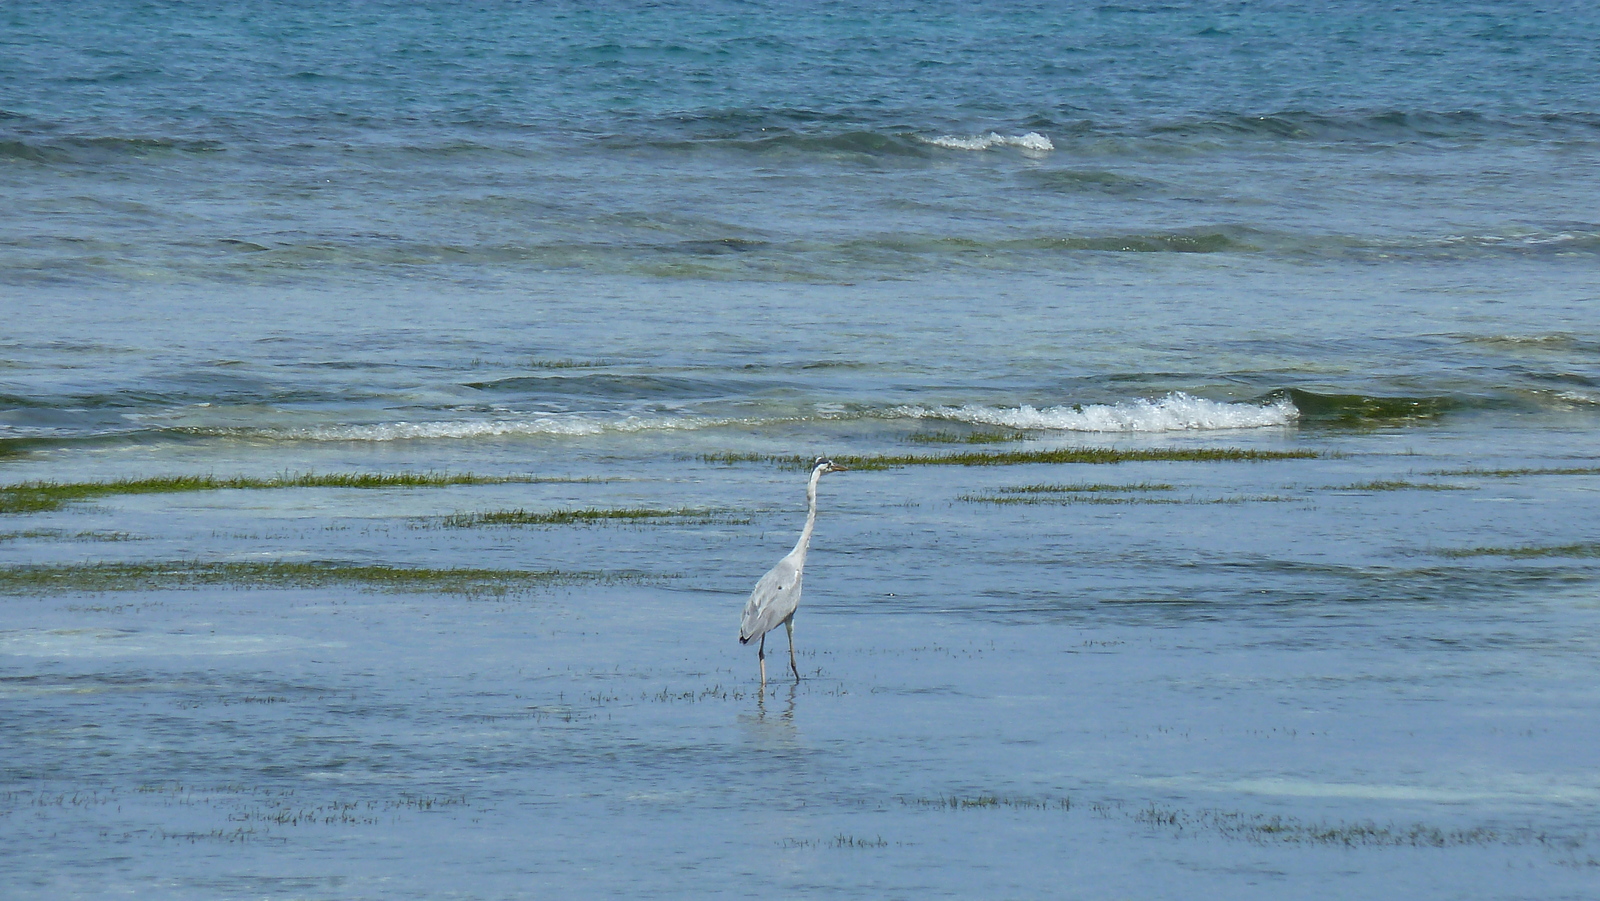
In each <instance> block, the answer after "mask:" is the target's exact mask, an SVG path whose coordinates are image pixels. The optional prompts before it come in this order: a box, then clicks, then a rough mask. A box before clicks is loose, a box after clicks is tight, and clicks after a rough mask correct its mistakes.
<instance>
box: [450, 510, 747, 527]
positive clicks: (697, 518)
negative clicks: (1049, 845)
mask: <svg viewBox="0 0 1600 901" xmlns="http://www.w3.org/2000/svg"><path fill="white" fill-rule="evenodd" d="M668 521H672V522H688V523H692V524H696V525H710V524H714V523H716V524H722V523H748V522H749V520H748V519H744V518H735V517H730V516H727V515H724V514H721V513H718V512H717V511H714V510H705V509H698V508H694V507H674V508H662V507H598V508H597V507H589V508H584V509H577V510H544V511H531V510H522V509H517V510H496V511H492V512H487V513H461V514H457V515H455V516H447V517H445V518H444V519H443V520H441V523H442V524H443V525H444V526H446V527H448V528H472V527H475V526H568V525H600V524H603V523H611V522H629V523H661V522H668Z"/></svg>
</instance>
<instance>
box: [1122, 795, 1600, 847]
mask: <svg viewBox="0 0 1600 901" xmlns="http://www.w3.org/2000/svg"><path fill="white" fill-rule="evenodd" d="M1131 818H1132V819H1133V820H1134V821H1135V822H1138V823H1142V824H1144V825H1147V826H1151V827H1156V828H1160V829H1165V830H1170V831H1171V832H1173V833H1174V834H1176V835H1179V836H1182V835H1194V836H1197V837H1198V836H1202V835H1214V836H1219V837H1221V838H1225V839H1232V840H1235V841H1248V842H1252V843H1256V844H1291V845H1333V846H1337V847H1343V848H1459V847H1482V846H1485V845H1530V844H1544V845H1559V846H1561V847H1563V848H1568V847H1570V846H1571V845H1572V842H1573V841H1577V843H1578V844H1579V845H1581V844H1582V842H1583V841H1584V840H1583V839H1573V838H1570V837H1565V838H1557V837H1556V836H1553V835H1551V834H1550V833H1546V832H1541V831H1537V830H1534V829H1527V828H1520V829H1519V828H1511V829H1508V828H1495V827H1489V826H1476V827H1470V828H1460V827H1446V826H1436V825H1430V824H1426V823H1408V824H1396V823H1383V824H1379V823H1376V822H1373V821H1357V822H1343V821H1308V820H1301V819H1297V818H1294V817H1285V816H1282V815H1278V814H1271V815H1269V814H1256V813H1239V812H1231V811H1221V810H1209V809H1208V810H1197V811H1189V810H1184V809H1181V808H1176V807H1168V806H1165V805H1159V804H1155V803H1150V804H1148V805H1146V806H1144V807H1142V808H1138V809H1137V810H1135V811H1132V812H1131Z"/></svg>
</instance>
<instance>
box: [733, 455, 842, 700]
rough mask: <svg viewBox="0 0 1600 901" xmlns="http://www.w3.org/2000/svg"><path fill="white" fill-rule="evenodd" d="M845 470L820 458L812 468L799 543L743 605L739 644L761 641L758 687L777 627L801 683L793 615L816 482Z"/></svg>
mask: <svg viewBox="0 0 1600 901" xmlns="http://www.w3.org/2000/svg"><path fill="white" fill-rule="evenodd" d="M844 468H845V467H843V466H840V465H838V464H837V463H834V462H833V461H832V460H828V459H826V458H823V457H818V458H817V461H816V462H815V463H813V464H812V466H811V479H810V481H808V482H807V483H806V507H807V509H806V525H805V528H804V529H802V530H801V531H800V540H799V541H797V542H796V543H795V546H794V550H792V551H790V552H789V553H788V554H785V555H784V558H783V559H782V560H779V561H778V565H777V566H774V567H773V568H772V569H770V570H768V571H767V574H766V575H764V576H762V577H761V581H759V582H757V583H756V587H755V590H754V591H752V592H750V600H749V601H747V602H745V605H744V615H743V616H742V617H740V619H739V643H740V644H749V643H750V642H752V641H754V640H756V639H757V638H759V639H761V645H760V651H759V652H758V656H759V658H760V660H761V684H762V685H763V686H764V685H766V684H767V633H768V632H770V631H772V630H773V629H776V628H777V627H778V624H779V623H782V624H783V625H784V628H785V629H786V630H787V631H788V633H789V669H790V671H792V672H793V673H794V678H795V681H796V682H798V681H800V668H799V667H798V666H796V665H795V662H794V612H795V610H796V608H798V607H799V606H800V583H801V582H802V581H803V580H804V578H805V570H806V551H808V550H810V548H811V532H812V530H813V529H814V528H815V527H816V524H817V481H818V480H820V479H821V478H822V476H823V475H824V474H825V473H830V472H840V471H842V470H844Z"/></svg>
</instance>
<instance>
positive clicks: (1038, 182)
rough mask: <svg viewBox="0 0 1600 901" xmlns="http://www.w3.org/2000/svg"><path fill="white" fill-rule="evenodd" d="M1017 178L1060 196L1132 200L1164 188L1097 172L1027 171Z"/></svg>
mask: <svg viewBox="0 0 1600 901" xmlns="http://www.w3.org/2000/svg"><path fill="white" fill-rule="evenodd" d="M1018 178H1019V179H1021V180H1022V181H1023V182H1024V183H1026V184H1028V185H1031V186H1032V187H1034V188H1037V189H1040V190H1045V191H1052V192H1059V193H1063V194H1108V195H1112V196H1116V197H1133V196H1138V195H1141V194H1149V193H1153V192H1155V191H1158V190H1162V189H1165V188H1166V187H1167V186H1166V185H1164V184H1162V183H1161V182H1158V181H1155V180H1153V179H1149V178H1140V177H1137V176H1132V175H1122V174H1119V173H1116V172H1108V171H1104V170H1098V169H1029V170H1027V171H1025V172H1023V173H1021V174H1020V175H1019V176H1018Z"/></svg>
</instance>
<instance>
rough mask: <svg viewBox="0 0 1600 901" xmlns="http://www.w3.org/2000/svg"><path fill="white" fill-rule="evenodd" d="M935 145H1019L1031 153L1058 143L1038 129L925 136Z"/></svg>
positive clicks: (963, 147)
mask: <svg viewBox="0 0 1600 901" xmlns="http://www.w3.org/2000/svg"><path fill="white" fill-rule="evenodd" d="M923 140H925V141H927V142H928V143H929V144H932V145H934V146H935V147H943V148H945V149H946V150H988V149H990V148H993V147H1017V148H1020V149H1022V150H1025V151H1027V152H1029V153H1049V152H1050V151H1052V150H1054V149H1056V145H1055V144H1054V143H1053V142H1052V141H1051V140H1050V139H1049V138H1047V137H1045V136H1044V135H1042V134H1039V133H1038V132H1036V131H1030V132H1028V133H1027V134H1025V135H1003V134H1000V133H999V132H993V131H991V132H989V133H988V134H986V135H971V136H967V137H962V136H960V135H941V136H939V137H937V138H924V139H923Z"/></svg>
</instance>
